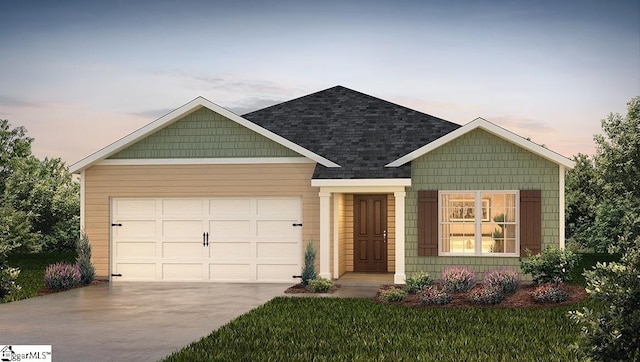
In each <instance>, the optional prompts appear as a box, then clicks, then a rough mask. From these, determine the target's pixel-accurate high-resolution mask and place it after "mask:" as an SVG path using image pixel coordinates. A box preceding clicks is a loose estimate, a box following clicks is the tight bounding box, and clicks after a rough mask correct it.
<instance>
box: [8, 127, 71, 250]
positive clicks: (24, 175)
mask: <svg viewBox="0 0 640 362" xmlns="http://www.w3.org/2000/svg"><path fill="white" fill-rule="evenodd" d="M32 141H33V139H32V138H29V137H27V136H26V129H25V128H24V127H17V128H13V129H12V128H11V125H10V124H9V122H8V121H6V120H0V147H1V149H0V177H1V178H0V190H1V192H0V210H1V212H0V213H1V214H2V215H4V217H5V218H6V220H8V222H9V223H8V224H6V225H3V226H4V229H6V230H11V231H10V232H7V234H6V235H5V237H4V239H1V238H2V237H1V236H0V242H8V241H7V240H9V239H11V240H13V241H12V243H17V244H19V245H18V246H17V247H16V248H14V249H17V250H20V251H39V250H47V251H49V250H74V248H75V244H76V240H77V238H78V231H79V227H80V225H79V214H80V186H79V184H78V182H76V181H74V180H73V178H72V175H71V174H70V173H69V171H68V170H67V167H66V165H65V164H64V162H62V160H60V159H59V158H58V159H49V158H45V159H44V160H40V159H38V158H36V157H35V156H33V155H32V154H31V143H32Z"/></svg>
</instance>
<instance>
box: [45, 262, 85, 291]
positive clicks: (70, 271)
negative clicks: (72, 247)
mask: <svg viewBox="0 0 640 362" xmlns="http://www.w3.org/2000/svg"><path fill="white" fill-rule="evenodd" d="M80 279H81V274H80V267H78V265H77V264H67V263H55V264H51V265H49V266H48V267H47V269H46V270H45V271H44V284H45V286H46V287H47V288H49V289H51V290H65V289H71V288H73V287H75V286H76V285H78V283H80Z"/></svg>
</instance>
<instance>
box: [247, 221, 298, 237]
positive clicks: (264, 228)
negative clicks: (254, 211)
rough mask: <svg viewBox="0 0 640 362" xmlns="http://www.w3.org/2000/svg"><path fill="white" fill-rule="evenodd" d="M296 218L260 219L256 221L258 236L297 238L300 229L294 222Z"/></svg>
mask: <svg viewBox="0 0 640 362" xmlns="http://www.w3.org/2000/svg"><path fill="white" fill-rule="evenodd" d="M294 223H296V220H259V221H257V222H256V225H257V227H256V229H257V231H256V236H257V237H259V238H270V239H273V238H286V239H294V240H295V239H296V238H297V237H298V235H299V234H300V230H299V229H296V227H295V226H293V224H294Z"/></svg>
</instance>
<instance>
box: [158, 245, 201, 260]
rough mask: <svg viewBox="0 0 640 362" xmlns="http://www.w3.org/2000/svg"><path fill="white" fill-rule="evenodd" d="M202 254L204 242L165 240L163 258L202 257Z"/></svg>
mask: <svg viewBox="0 0 640 362" xmlns="http://www.w3.org/2000/svg"><path fill="white" fill-rule="evenodd" d="M201 255H202V242H197V243H194V242H163V243H162V257H163V258H173V259H175V258H184V259H193V258H200V257H201Z"/></svg>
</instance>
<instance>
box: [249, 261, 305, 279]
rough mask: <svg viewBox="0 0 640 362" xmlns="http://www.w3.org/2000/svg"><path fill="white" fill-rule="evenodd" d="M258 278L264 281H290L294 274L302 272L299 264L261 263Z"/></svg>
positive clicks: (258, 267) (258, 266)
mask: <svg viewBox="0 0 640 362" xmlns="http://www.w3.org/2000/svg"><path fill="white" fill-rule="evenodd" d="M256 274H257V280H258V281H262V282H290V281H293V275H298V274H300V268H299V266H298V265H297V264H259V265H257V273H256Z"/></svg>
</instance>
